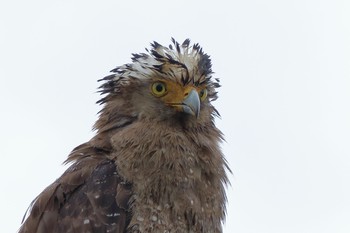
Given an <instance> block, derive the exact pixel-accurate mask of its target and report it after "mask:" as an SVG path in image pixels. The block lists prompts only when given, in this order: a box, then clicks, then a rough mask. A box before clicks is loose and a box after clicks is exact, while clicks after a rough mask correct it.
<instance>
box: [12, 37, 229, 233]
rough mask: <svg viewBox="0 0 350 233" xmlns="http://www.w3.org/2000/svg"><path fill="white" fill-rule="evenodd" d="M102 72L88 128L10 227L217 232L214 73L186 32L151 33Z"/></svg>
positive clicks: (50, 232)
mask: <svg viewBox="0 0 350 233" xmlns="http://www.w3.org/2000/svg"><path fill="white" fill-rule="evenodd" d="M111 72H112V74H111V75H109V76H107V77H105V78H102V79H101V80H99V81H101V83H102V85H101V86H100V89H99V90H100V93H101V95H102V99H100V100H99V101H98V103H99V104H101V105H102V110H101V111H100V112H99V117H98V120H97V121H96V123H95V125H94V129H95V131H96V135H95V136H94V137H93V138H92V139H91V140H90V141H88V142H86V143H83V144H81V145H80V146H78V147H76V148H75V149H73V151H72V152H71V153H70V154H69V156H68V158H67V160H66V163H68V164H70V167H69V168H68V169H67V170H66V171H65V172H64V173H63V175H62V176H61V177H59V178H58V179H57V180H56V181H55V182H53V183H52V184H51V185H50V186H48V187H47V188H46V189H45V190H44V191H43V192H42V193H41V194H39V195H38V196H37V197H36V198H35V200H34V201H33V202H32V204H31V206H30V208H29V209H28V211H27V214H26V215H27V216H25V220H24V221H23V223H22V226H21V228H20V229H19V232H20V233H73V232H74V233H75V232H78V233H82V232H85V233H88V232H89V233H102V232H114V233H122V232H140V233H143V232H156V233H158V232H159V233H166V232H168V233H171V232H203V233H204V232H213V233H219V232H222V222H223V221H224V218H225V212H226V208H225V205H226V194H225V185H226V184H227V183H228V180H227V176H226V172H229V171H230V169H229V168H228V166H227V162H226V160H225V158H224V156H223V154H222V152H221V149H220V146H219V144H220V142H221V141H222V140H223V136H222V133H221V132H220V130H219V129H217V128H216V126H215V123H214V118H215V117H217V116H218V115H219V113H218V112H217V110H216V109H215V108H214V107H213V105H212V101H214V100H215V99H216V98H217V88H218V87H219V86H220V85H219V80H218V79H214V78H213V77H212V76H213V72H212V68H211V60H210V58H209V56H208V55H207V54H206V53H204V52H203V50H202V48H201V47H200V46H199V45H198V44H191V43H190V40H188V39H187V40H185V41H184V42H183V43H178V42H176V41H175V40H174V39H172V44H171V45H169V46H168V47H166V46H162V45H160V44H159V43H157V42H153V43H152V44H151V47H150V49H146V52H145V53H139V54H133V55H132V61H131V62H130V63H128V64H125V65H122V66H119V67H117V68H115V69H113V70H112V71H111Z"/></svg>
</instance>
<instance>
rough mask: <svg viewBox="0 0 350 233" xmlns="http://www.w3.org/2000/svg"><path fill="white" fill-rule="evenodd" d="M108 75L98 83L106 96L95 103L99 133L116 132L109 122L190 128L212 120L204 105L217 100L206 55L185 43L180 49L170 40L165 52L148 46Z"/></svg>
mask: <svg viewBox="0 0 350 233" xmlns="http://www.w3.org/2000/svg"><path fill="white" fill-rule="evenodd" d="M111 72H113V74H112V75H109V76H107V77H105V78H103V79H100V80H99V81H103V82H104V83H103V84H102V85H101V86H100V92H101V93H102V94H106V96H105V97H104V98H102V99H101V100H100V101H98V103H101V104H105V106H104V108H103V109H102V111H101V113H100V119H99V120H98V121H97V122H96V124H95V128H96V129H98V130H99V131H105V130H108V129H111V128H114V127H119V126H118V124H119V123H118V122H114V121H113V119H118V120H119V121H120V118H121V117H126V116H128V117H144V118H148V119H152V120H153V121H156V122H157V121H164V120H168V121H169V120H170V121H171V120H173V121H177V122H182V123H184V122H187V123H188V122H191V124H195V123H199V122H202V123H204V122H208V121H212V118H213V115H218V112H217V111H216V110H215V108H214V107H213V106H212V105H211V103H210V102H211V101H213V100H215V99H216V98H217V92H216V91H215V89H216V88H218V87H219V86H220V85H219V80H218V79H213V78H212V74H213V72H212V68H211V60H210V57H209V55H207V54H206V53H204V52H203V50H202V48H201V47H200V46H199V45H198V44H193V45H191V44H190V40H189V39H186V40H185V41H184V42H183V43H182V44H180V43H178V42H177V41H175V40H174V39H172V44H170V45H169V46H168V47H166V46H163V45H161V44H159V43H157V42H153V43H151V48H150V49H146V52H145V53H137V54H132V63H128V64H125V65H122V66H118V67H117V68H115V69H113V70H112V71H111ZM184 119H185V120H184ZM126 121H127V120H126Z"/></svg>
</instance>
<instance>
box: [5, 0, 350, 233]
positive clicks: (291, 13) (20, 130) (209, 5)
mask: <svg viewBox="0 0 350 233" xmlns="http://www.w3.org/2000/svg"><path fill="white" fill-rule="evenodd" d="M349 12H350V1H347V0H344V1H340V0H339V1H334V0H333V1H331V0H329V1H325V0H294V1H278V0H264V1H260V0H245V1H184V0H179V1H171V2H170V1H86V0H85V1H82V0H79V1H78V0H76V1H68V0H60V1H52V0H51V1H47V0H46V1H37V0H32V1H1V2H0V33H1V35H0V78H1V83H0V104H1V105H0V109H1V114H0V122H1V130H0V156H1V161H2V162H1V170H0V173H1V174H0V175H1V180H2V185H1V193H0V206H1V211H0V221H1V223H0V226H1V232H15V231H16V230H17V229H18V228H19V226H20V222H21V219H22V216H23V214H24V212H25V211H26V209H27V207H28V206H29V204H30V202H31V201H32V200H33V199H34V198H35V197H36V195H38V194H39V193H40V192H41V191H42V190H43V189H44V188H45V187H46V186H48V185H49V184H50V183H52V182H53V181H54V180H55V179H56V178H57V177H59V176H60V175H61V174H62V172H63V171H64V170H65V169H66V168H67V167H65V166H63V165H61V163H62V162H63V161H64V160H65V159H66V157H67V155H68V154H69V152H70V151H71V150H72V149H73V148H74V147H75V146H77V145H79V144H81V143H83V142H86V141H87V140H89V139H90V138H91V137H92V136H93V135H94V133H93V132H92V131H91V127H92V125H93V123H94V122H95V120H96V118H97V115H96V113H97V112H98V111H99V109H100V107H99V106H98V105H96V104H95V102H96V101H97V100H98V99H99V98H100V97H99V95H98V94H97V93H96V89H97V87H98V85H99V84H98V83H97V82H96V80H97V79H99V78H102V77H104V76H105V75H107V74H108V72H109V70H111V69H112V68H114V67H115V66H117V65H121V64H124V63H127V62H130V55H131V53H135V52H144V48H145V47H149V43H150V42H152V41H153V40H156V41H158V42H160V43H161V44H165V45H168V44H169V43H170V38H171V37H174V38H176V39H177V40H179V41H183V40H184V39H186V38H190V39H191V40H192V41H193V42H198V43H200V44H201V45H202V46H203V47H204V50H205V51H206V52H207V53H208V54H210V55H211V58H212V62H213V69H214V71H215V77H217V78H220V79H221V83H222V88H220V90H219V96H220V98H219V99H218V100H217V101H216V102H215V103H214V104H215V106H216V107H217V109H218V110H219V111H220V113H221V115H222V119H218V120H217V121H216V122H217V125H218V127H219V128H220V129H221V130H222V131H223V132H224V134H225V135H226V141H227V142H226V143H224V144H223V145H222V148H223V150H224V153H225V155H226V157H227V160H228V161H229V163H230V166H231V168H232V170H233V173H234V175H233V176H230V181H231V187H229V188H228V201H229V205H228V213H227V220H226V224H225V231H224V232H225V233H229V232H236V233H281V232H282V233H289V232H290V233H296V232H298V233H310V232H315V233H316V232H317V233H323V232H324V233H326V232H332V233H343V232H344V233H345V232H346V233H348V232H350V26H349V25H350V24H349V23H350V13H349Z"/></svg>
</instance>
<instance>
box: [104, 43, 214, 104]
mask: <svg viewBox="0 0 350 233" xmlns="http://www.w3.org/2000/svg"><path fill="white" fill-rule="evenodd" d="M171 41H172V44H170V45H169V46H168V47H166V46H163V45H161V44H159V43H158V42H156V41H153V43H151V48H150V49H147V48H146V53H133V54H132V57H131V60H132V63H128V64H124V65H122V66H118V67H116V68H115V69H113V70H111V72H113V74H112V75H109V76H106V77H105V78H103V79H100V80H99V81H104V83H103V84H102V85H101V86H100V92H101V94H107V93H110V94H112V93H116V92H118V85H119V86H120V85H127V83H128V81H130V80H132V79H134V78H137V79H141V80H143V79H154V78H156V79H170V80H174V81H176V82H178V83H182V84H183V85H186V84H189V83H193V84H194V85H206V87H207V89H208V93H209V97H210V98H211V99H212V100H215V99H216V98H217V97H216V91H215V88H217V87H220V84H219V80H218V79H214V80H213V79H212V74H213V72H212V68H211V60H210V56H209V55H208V54H206V53H204V52H203V49H202V48H201V47H200V45H199V44H198V43H195V44H193V45H191V41H190V40H189V39H186V40H185V41H184V42H183V43H182V44H180V43H178V42H177V41H176V40H175V39H174V38H171ZM99 102H100V103H101V102H104V101H103V100H101V101H99Z"/></svg>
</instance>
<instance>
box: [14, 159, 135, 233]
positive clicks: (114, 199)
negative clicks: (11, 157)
mask: <svg viewBox="0 0 350 233" xmlns="http://www.w3.org/2000/svg"><path fill="white" fill-rule="evenodd" d="M130 196H131V185H130V184H129V183H127V182H125V181H124V180H123V179H122V178H121V177H120V176H119V175H118V172H117V169H116V165H115V163H114V162H113V161H112V160H109V159H107V158H106V156H95V157H94V156H88V157H83V158H82V159H81V160H79V161H78V162H75V163H73V164H72V165H71V166H70V167H69V168H68V169H67V171H66V172H65V173H64V174H63V175H62V176H61V177H60V178H59V179H57V180H56V181H55V182H54V183H53V184H51V185H50V186H49V187H48V188H46V189H45V190H44V191H43V192H42V193H41V194H40V195H39V196H38V197H37V198H36V199H35V200H34V203H33V204H32V207H31V210H30V215H29V216H28V218H27V219H26V220H25V221H24V223H23V225H22V227H21V228H20V230H19V232H20V233H47V232H52V233H63V232H65V233H68V232H96V233H98V232H117V233H122V232H125V231H126V228H127V226H128V224H129V222H130V210H129V209H130V208H129V204H128V201H129V198H130Z"/></svg>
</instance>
